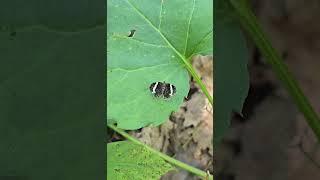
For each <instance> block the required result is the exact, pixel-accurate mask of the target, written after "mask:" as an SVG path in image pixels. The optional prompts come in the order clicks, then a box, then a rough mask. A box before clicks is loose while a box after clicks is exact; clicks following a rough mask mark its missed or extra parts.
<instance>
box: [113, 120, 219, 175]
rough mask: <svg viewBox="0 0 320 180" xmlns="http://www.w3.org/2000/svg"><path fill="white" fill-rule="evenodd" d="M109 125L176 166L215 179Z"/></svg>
mask: <svg viewBox="0 0 320 180" xmlns="http://www.w3.org/2000/svg"><path fill="white" fill-rule="evenodd" d="M108 126H109V127H110V128H111V129H113V130H114V131H116V132H117V133H119V134H121V135H122V136H123V137H125V138H127V139H128V140H130V141H132V142H133V143H135V144H138V145H141V146H144V147H145V148H147V149H148V150H149V151H151V152H152V153H154V154H156V155H158V156H159V157H161V158H163V159H164V160H166V161H168V162H169V163H171V164H173V165H175V166H178V167H180V168H182V169H185V170H187V171H189V172H191V173H193V174H195V175H197V176H199V177H202V178H204V179H205V178H209V180H213V176H212V175H209V176H208V174H207V173H206V172H204V171H201V170H199V169H197V168H194V167H192V166H190V165H188V164H185V163H183V162H181V161H178V160H176V159H174V158H172V157H170V156H168V155H166V154H163V153H161V152H159V151H157V150H155V149H153V148H151V147H150V146H147V145H145V144H143V143H142V142H140V141H139V140H137V139H135V138H134V137H132V136H130V135H129V134H128V133H126V132H125V131H123V130H121V129H119V128H117V127H116V126H114V125H112V124H108Z"/></svg>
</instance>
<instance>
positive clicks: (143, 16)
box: [127, 0, 186, 61]
mask: <svg viewBox="0 0 320 180" xmlns="http://www.w3.org/2000/svg"><path fill="white" fill-rule="evenodd" d="M127 2H128V4H129V5H130V6H131V7H132V8H133V10H134V11H136V12H137V13H138V14H139V15H140V16H141V17H142V18H143V19H144V20H145V21H146V22H147V23H148V24H150V26H151V27H152V28H153V29H154V30H155V31H157V32H158V33H159V35H160V36H161V37H162V38H163V39H164V41H165V42H166V43H167V44H168V46H169V47H170V48H171V49H172V50H173V51H174V52H175V53H176V54H177V55H178V56H179V57H180V58H181V59H182V61H186V59H185V57H184V56H183V55H182V54H181V53H180V52H179V51H178V50H177V49H176V48H175V47H174V46H173V45H172V44H171V43H170V41H169V40H168V39H167V38H166V37H165V36H164V35H163V34H162V32H161V31H159V29H158V28H157V27H156V26H155V25H154V24H152V22H151V21H150V20H149V19H148V18H147V17H146V16H145V15H144V14H142V12H141V11H140V10H139V9H138V8H137V7H135V6H134V5H133V4H132V3H131V2H130V0H127Z"/></svg>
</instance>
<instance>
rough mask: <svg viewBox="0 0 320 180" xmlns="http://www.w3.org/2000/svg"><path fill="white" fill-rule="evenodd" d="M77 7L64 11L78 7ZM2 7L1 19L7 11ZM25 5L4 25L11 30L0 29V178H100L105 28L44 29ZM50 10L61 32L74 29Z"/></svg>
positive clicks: (102, 174)
mask: <svg viewBox="0 0 320 180" xmlns="http://www.w3.org/2000/svg"><path fill="white" fill-rule="evenodd" d="M13 2H15V1H13ZM56 3H57V2H56ZM14 4H15V5H16V6H15V7H17V8H20V9H23V8H22V6H17V4H16V3H14ZM26 4H28V6H27V7H29V8H31V7H32V5H31V7H30V6H29V5H30V4H31V3H30V2H28V3H26ZM57 4H59V3H57ZM75 4H77V3H76V2H73V6H72V7H70V6H69V11H68V13H70V9H72V10H74V11H78V10H79V9H78V6H75ZM33 5H34V4H33ZM7 8H8V9H7ZM13 8H14V7H13ZM57 8H58V9H59V10H61V8H60V7H59V6H58V7H57ZM64 8H66V7H64ZM0 9H1V18H2V17H3V16H2V15H3V14H2V13H3V12H9V11H10V10H9V9H11V11H12V8H9V7H7V6H2V7H0ZM43 9H46V8H45V7H43ZM49 9H50V8H49ZM27 10H28V9H24V11H22V10H21V13H22V14H23V15H25V16H23V15H21V17H20V18H21V19H23V21H22V20H21V19H18V17H15V18H16V19H14V20H16V21H17V22H15V21H14V20H10V21H9V22H10V23H9V22H7V23H8V24H5V23H3V24H2V25H3V26H5V27H10V29H2V31H1V32H0V53H1V54H0V57H1V60H0V176H8V175H10V176H11V175H12V176H19V177H26V179H32V180H43V179H46V180H56V179H78V180H80V179H99V178H101V177H104V175H105V174H104V172H105V169H104V166H103V161H104V157H105V156H104V155H105V149H104V148H105V145H104V144H103V143H102V142H101V138H99V137H103V136H104V130H105V128H103V123H98V125H97V122H98V119H101V118H102V117H101V112H102V111H103V108H102V106H101V105H102V104H103V101H104V99H103V94H104V92H103V88H104V87H103V83H102V82H104V77H103V73H102V72H103V71H104V67H102V66H101V60H102V59H104V58H105V53H103V52H105V50H104V47H103V44H104V41H105V40H104V39H103V38H102V37H103V35H104V34H105V29H104V26H103V24H101V26H97V27H92V28H87V27H84V26H78V27H77V28H76V29H73V31H74V32H65V31H64V30H61V29H50V28H49V27H44V25H42V24H40V22H38V21H33V19H32V18H31V17H30V16H32V17H36V16H33V15H31V14H29V15H30V16H28V15H27V14H28V13H27V14H24V12H25V11H27ZM52 10H53V9H52ZM56 10H57V9H56ZM64 10H66V9H64ZM80 10H81V9H80ZM11 11H10V12H11ZM14 12H15V11H14ZM30 12H31V10H30ZM59 12H60V13H62V11H59ZM66 13H67V12H66ZM82 13H83V11H82ZM4 14H5V13H4ZM83 14H84V15H82V16H83V17H86V15H85V14H86V13H83ZM19 15H20V12H19ZM48 15H49V14H48V13H47V12H46V17H48V18H49V19H50V18H52V19H56V20H57V21H56V22H61V23H62V24H63V25H66V26H64V28H63V29H69V28H70V29H72V28H73V27H70V26H67V24H68V23H65V24H64V22H65V21H64V20H65V19H62V18H61V17H60V16H59V15H61V14H58V13H53V14H50V16H48ZM73 15H75V14H73ZM77 15H79V14H77ZM29 17H30V18H31V20H30V18H29ZM11 18H13V17H11ZM8 19H10V18H9V17H8ZM96 19H98V18H97V17H96ZM20 20H21V21H20ZM18 21H19V22H25V23H26V24H24V25H23V26H22V25H21V24H20V23H19V22H18ZM34 23H37V24H34ZM69 23H70V22H69ZM49 24H50V25H52V24H55V23H54V22H52V21H47V22H46V25H45V26H47V25H49ZM13 31H14V32H15V33H13ZM97 67H98V68H97ZM99 67H100V68H99ZM99 77H100V78H99ZM93 79H94V80H93ZM93 92H100V93H93ZM93 137H95V138H93ZM99 144H101V148H97V145H99ZM84 146H86V148H84ZM99 162H100V163H99ZM94 164H96V165H94ZM97 164H100V165H101V167H99V168H97V166H99V165H97ZM12 178H14V177H12ZM0 179H1V178H0Z"/></svg>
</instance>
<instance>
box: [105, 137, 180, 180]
mask: <svg viewBox="0 0 320 180" xmlns="http://www.w3.org/2000/svg"><path fill="white" fill-rule="evenodd" d="M107 157H108V162H107V179H112V180H131V179H137V180H138V179H141V180H144V179H148V180H158V179H160V177H161V176H162V175H163V174H165V173H166V172H168V171H169V170H173V169H174V168H173V167H172V165H171V164H169V163H167V162H166V161H165V160H163V159H162V158H160V157H159V156H157V155H155V154H152V153H151V152H150V151H148V150H147V149H146V148H144V147H143V146H141V145H136V144H133V143H131V142H128V141H120V142H114V143H108V145H107Z"/></svg>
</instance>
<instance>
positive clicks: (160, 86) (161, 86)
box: [149, 82, 176, 99]
mask: <svg viewBox="0 0 320 180" xmlns="http://www.w3.org/2000/svg"><path fill="white" fill-rule="evenodd" d="M149 89H150V91H151V93H152V94H154V96H155V97H161V96H163V98H165V99H167V98H170V97H171V96H173V95H174V94H175V93H176V87H175V86H174V85H172V84H170V83H166V82H154V83H152V84H151V85H150V87H149Z"/></svg>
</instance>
